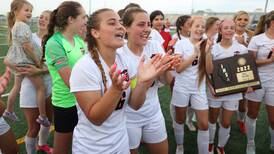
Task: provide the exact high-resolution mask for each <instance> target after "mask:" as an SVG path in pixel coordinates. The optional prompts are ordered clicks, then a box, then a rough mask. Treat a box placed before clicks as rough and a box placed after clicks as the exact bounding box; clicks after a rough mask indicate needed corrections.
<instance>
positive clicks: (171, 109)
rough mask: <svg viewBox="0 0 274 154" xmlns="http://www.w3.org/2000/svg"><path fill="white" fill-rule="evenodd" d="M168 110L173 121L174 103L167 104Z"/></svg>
mask: <svg viewBox="0 0 274 154" xmlns="http://www.w3.org/2000/svg"><path fill="white" fill-rule="evenodd" d="M169 112H170V116H171V119H172V120H173V121H174V117H175V107H174V105H172V104H171V103H170V105H169Z"/></svg>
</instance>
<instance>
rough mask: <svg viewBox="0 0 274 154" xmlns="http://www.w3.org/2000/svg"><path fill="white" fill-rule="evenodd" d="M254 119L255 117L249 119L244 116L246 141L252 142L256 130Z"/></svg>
mask: <svg viewBox="0 0 274 154" xmlns="http://www.w3.org/2000/svg"><path fill="white" fill-rule="evenodd" d="M256 120H257V119H251V118H249V117H248V116H246V119H245V127H246V137H247V143H249V142H254V139H255V132H256Z"/></svg>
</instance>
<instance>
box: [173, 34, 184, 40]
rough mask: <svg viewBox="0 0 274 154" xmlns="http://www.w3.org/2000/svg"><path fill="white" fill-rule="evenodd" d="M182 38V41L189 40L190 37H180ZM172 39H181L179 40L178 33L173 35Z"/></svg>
mask: <svg viewBox="0 0 274 154" xmlns="http://www.w3.org/2000/svg"><path fill="white" fill-rule="evenodd" d="M180 37H181V40H182V39H187V38H188V37H185V36H183V35H180ZM172 39H179V38H178V34H177V33H175V34H173V35H172Z"/></svg>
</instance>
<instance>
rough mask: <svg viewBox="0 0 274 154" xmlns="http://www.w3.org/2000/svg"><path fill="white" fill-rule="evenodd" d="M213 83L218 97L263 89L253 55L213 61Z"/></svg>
mask: <svg viewBox="0 0 274 154" xmlns="http://www.w3.org/2000/svg"><path fill="white" fill-rule="evenodd" d="M213 65H214V70H213V74H212V83H213V87H214V91H215V94H216V96H223V95H228V94H233V93H240V92H245V91H246V90H247V88H248V87H252V88H253V89H259V88H261V82H260V79H259V75H258V72H257V66H256V63H255V60H254V58H253V57H252V55H251V54H242V55H235V56H233V57H229V58H224V59H220V60H215V61H213Z"/></svg>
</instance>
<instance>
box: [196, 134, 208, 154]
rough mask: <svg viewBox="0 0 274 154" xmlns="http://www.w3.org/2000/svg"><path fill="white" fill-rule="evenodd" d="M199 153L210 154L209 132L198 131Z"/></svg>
mask: <svg viewBox="0 0 274 154" xmlns="http://www.w3.org/2000/svg"><path fill="white" fill-rule="evenodd" d="M197 140H198V141H197V144H198V151H199V154H205V153H208V144H209V132H208V130H198V137H197Z"/></svg>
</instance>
